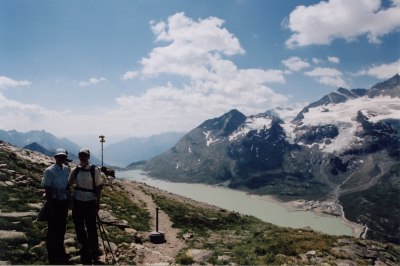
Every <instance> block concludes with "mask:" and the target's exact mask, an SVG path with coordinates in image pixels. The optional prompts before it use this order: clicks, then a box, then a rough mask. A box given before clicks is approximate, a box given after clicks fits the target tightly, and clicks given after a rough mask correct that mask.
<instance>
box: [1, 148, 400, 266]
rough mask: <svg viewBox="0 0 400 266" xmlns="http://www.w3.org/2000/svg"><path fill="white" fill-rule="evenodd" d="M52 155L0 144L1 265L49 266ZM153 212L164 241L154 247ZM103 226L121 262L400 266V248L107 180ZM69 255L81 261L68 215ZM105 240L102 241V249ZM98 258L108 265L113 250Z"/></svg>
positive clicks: (118, 260)
mask: <svg viewBox="0 0 400 266" xmlns="http://www.w3.org/2000/svg"><path fill="white" fill-rule="evenodd" d="M51 163H52V158H51V157H46V156H44V155H42V154H39V153H36V152H32V151H29V150H25V149H22V148H18V147H15V146H12V145H10V144H7V143H5V142H0V250H1V252H0V264H46V250H45V242H44V240H45V231H46V228H45V227H46V224H45V223H42V222H37V221H36V215H37V211H38V209H39V208H40V205H41V203H42V202H43V196H42V195H43V189H42V188H41V186H40V179H41V174H42V172H43V170H44V169H45V167H47V166H48V165H50V164H51ZM155 208H160V214H159V219H160V231H163V232H164V234H165V238H166V242H164V243H162V244H153V243H151V242H150V241H149V233H150V232H151V231H153V230H154V227H155V226H154V219H155ZM99 215H100V218H101V221H102V225H103V227H104V228H105V230H106V232H107V236H108V239H109V242H110V246H111V249H112V251H113V253H114V255H115V258H116V260H117V262H118V263H119V264H139V265H143V264H156V263H162V264H175V263H178V264H192V263H198V264H205V263H211V264H229V263H232V264H241V265H243V264H253V265H260V264H262V265H265V264H273V265H276V264H289V265H299V264H315V265H317V264H318V265H320V264H323V263H329V264H330V265H356V264H365V265H398V264H399V263H400V246H399V245H395V244H390V243H384V242H378V241H370V240H364V239H356V238H352V237H347V236H343V237H340V236H329V235H322V234H319V233H316V232H313V231H309V230H307V229H304V230H299V229H289V228H280V227H277V226H274V225H271V224H267V223H264V222H262V221H260V220H258V219H256V218H254V217H249V216H242V215H239V214H237V213H232V212H229V211H226V210H223V209H219V208H216V207H213V206H209V205H205V204H202V203H199V202H194V201H192V200H189V199H187V198H183V197H180V196H177V195H173V194H170V193H167V192H164V191H160V190H158V189H156V188H152V187H148V186H146V185H144V184H139V183H135V182H131V181H128V180H115V179H108V178H107V180H105V188H104V192H103V197H102V204H101V210H100V213H99ZM64 242H65V245H66V249H67V253H68V254H69V255H70V256H71V261H72V262H73V263H77V264H78V263H79V256H78V249H79V246H78V244H77V242H76V235H75V232H74V229H73V225H72V223H71V216H70V215H69V217H68V226H67V234H66V236H65V241H64ZM101 242H102V241H101V240H100V243H101ZM103 253H105V254H104V255H103V256H102V260H103V261H104V262H106V263H112V262H113V261H112V257H111V254H110V250H108V249H106V250H104V249H103Z"/></svg>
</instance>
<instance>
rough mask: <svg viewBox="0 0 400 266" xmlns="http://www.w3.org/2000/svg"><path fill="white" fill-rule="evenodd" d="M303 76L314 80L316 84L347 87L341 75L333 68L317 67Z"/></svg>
mask: <svg viewBox="0 0 400 266" xmlns="http://www.w3.org/2000/svg"><path fill="white" fill-rule="evenodd" d="M304 75H306V76H309V77H314V78H316V80H317V82H319V83H321V84H324V85H328V86H333V87H347V84H346V82H345V81H344V79H343V73H342V72H341V71H339V70H337V69H335V68H327V67H317V68H314V69H313V70H311V71H309V72H305V73H304Z"/></svg>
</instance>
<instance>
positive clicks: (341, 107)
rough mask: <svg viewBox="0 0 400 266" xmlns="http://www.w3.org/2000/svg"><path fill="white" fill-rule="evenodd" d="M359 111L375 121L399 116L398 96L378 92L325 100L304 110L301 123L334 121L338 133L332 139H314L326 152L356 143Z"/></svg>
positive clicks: (340, 149) (317, 124) (359, 127)
mask: <svg viewBox="0 0 400 266" xmlns="http://www.w3.org/2000/svg"><path fill="white" fill-rule="evenodd" d="M359 111H360V112H362V114H363V115H365V116H366V117H367V118H368V119H369V121H371V122H373V123H376V122H379V121H381V120H385V119H399V120H400V98H391V97H388V96H383V97H382V96H381V97H375V98H368V97H360V98H357V99H353V100H352V101H347V102H343V103H337V104H327V105H323V106H317V107H315V108H310V109H309V111H308V112H306V113H304V118H303V119H302V125H307V126H323V125H329V124H335V125H336V126H337V127H338V130H339V135H338V136H337V137H336V138H334V139H332V141H331V142H325V143H322V144H321V143H319V144H318V143H314V144H309V145H307V146H309V147H312V146H314V145H315V144H317V145H318V146H319V149H321V150H323V151H325V152H335V151H336V152H340V151H342V150H344V149H346V148H348V147H349V146H351V145H354V144H356V143H357V142H358V141H360V139H359V138H358V137H356V136H355V133H356V132H358V131H359V130H361V125H360V124H359V123H358V122H357V114H358V112H359Z"/></svg>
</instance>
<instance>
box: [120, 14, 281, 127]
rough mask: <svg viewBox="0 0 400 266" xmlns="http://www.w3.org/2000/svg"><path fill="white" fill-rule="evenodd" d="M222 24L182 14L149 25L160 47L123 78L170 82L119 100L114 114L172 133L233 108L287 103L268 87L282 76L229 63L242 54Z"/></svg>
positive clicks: (257, 109)
mask: <svg viewBox="0 0 400 266" xmlns="http://www.w3.org/2000/svg"><path fill="white" fill-rule="evenodd" d="M223 24H224V21H223V20H221V19H219V18H215V17H208V18H205V19H198V20H193V19H191V18H189V17H187V16H186V15H185V14H184V13H176V14H174V15H172V16H170V17H169V18H168V20H167V21H160V22H154V21H152V22H151V23H150V26H151V29H152V31H153V33H154V35H155V38H156V44H157V45H158V46H156V47H155V48H153V49H152V51H151V52H150V53H149V54H148V56H147V57H145V58H143V59H142V60H141V61H140V66H141V67H140V69H138V70H137V71H128V72H126V73H125V74H124V75H123V77H122V79H124V80H128V79H131V78H134V77H139V78H145V79H152V80H154V81H157V80H158V79H157V78H159V77H160V76H161V75H168V79H170V80H171V81H170V83H168V84H165V85H160V86H157V87H154V88H150V89H148V90H147V91H145V92H144V93H143V94H140V95H124V96H121V97H119V98H117V99H116V101H117V103H118V104H119V106H120V109H119V110H117V111H114V112H113V115H114V116H115V117H123V116H129V115H130V116H132V114H141V116H145V117H142V119H138V120H142V121H147V120H146V119H149V120H152V121H154V120H158V122H157V123H154V124H159V125H164V128H168V127H169V126H168V125H171V127H172V129H173V126H172V125H174V126H175V129H174V130H177V128H179V129H190V128H192V127H193V126H195V125H196V124H193V123H198V122H200V121H202V120H204V119H207V118H210V117H214V116H217V115H221V114H223V113H224V112H227V111H229V110H230V109H232V108H237V109H239V110H240V111H242V112H245V113H251V114H253V113H256V112H260V111H265V110H266V109H267V108H269V107H273V106H276V105H280V104H282V103H286V102H287V100H288V98H287V97H286V96H283V95H280V94H278V93H276V92H274V91H273V90H272V89H271V88H270V87H269V85H268V84H270V83H285V82H286V81H285V78H284V71H282V70H277V69H260V68H248V69H241V68H238V67H237V66H236V64H235V63H234V62H233V61H231V60H230V58H231V57H233V56H243V55H244V54H245V51H244V49H243V48H242V47H241V45H240V42H239V40H238V39H237V38H236V37H235V36H234V35H233V34H232V33H230V32H229V31H228V30H227V29H226V28H224V27H223ZM159 80H161V82H162V81H163V79H162V78H160V79H159ZM164 80H165V79H164ZM178 80H179V81H180V82H181V83H178ZM182 80H184V81H185V83H183V82H182ZM166 124H168V125H166ZM185 125H186V126H185ZM189 125H190V126H189ZM136 126H137V125H136Z"/></svg>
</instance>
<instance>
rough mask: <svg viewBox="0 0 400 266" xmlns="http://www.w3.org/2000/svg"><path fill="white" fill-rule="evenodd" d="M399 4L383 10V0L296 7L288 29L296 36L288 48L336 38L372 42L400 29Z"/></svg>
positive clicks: (347, 0)
mask: <svg viewBox="0 0 400 266" xmlns="http://www.w3.org/2000/svg"><path fill="white" fill-rule="evenodd" d="M399 13H400V1H398V0H392V5H391V6H390V7H389V8H386V9H384V8H383V7H382V6H381V1H380V0H363V1H355V0H329V1H321V2H320V3H318V4H315V5H310V6H303V5H302V6H297V7H296V8H295V10H294V11H292V12H291V13H290V15H289V18H288V20H287V21H286V26H287V28H289V29H290V30H291V31H292V32H293V34H292V36H291V37H290V38H289V39H288V40H287V41H286V45H287V47H289V48H295V47H300V46H307V45H312V44H330V43H331V42H332V41H333V40H334V39H337V38H342V39H345V40H347V41H352V40H354V39H355V38H357V37H359V36H361V35H366V36H367V38H368V40H369V41H370V42H371V43H379V42H380V38H381V37H382V36H383V35H385V34H388V33H391V32H393V31H396V30H398V29H399V27H400V16H399Z"/></svg>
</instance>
